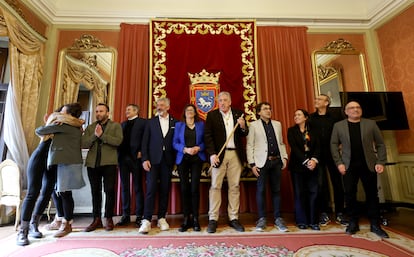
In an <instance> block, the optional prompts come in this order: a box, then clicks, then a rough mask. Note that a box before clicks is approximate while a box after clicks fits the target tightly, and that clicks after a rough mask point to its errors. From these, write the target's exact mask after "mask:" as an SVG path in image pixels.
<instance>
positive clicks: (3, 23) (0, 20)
mask: <svg viewBox="0 0 414 257" xmlns="http://www.w3.org/2000/svg"><path fill="white" fill-rule="evenodd" d="M0 25H1V26H3V27H7V25H6V20H5V19H4V16H3V14H1V15H0Z"/></svg>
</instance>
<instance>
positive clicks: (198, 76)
mask: <svg viewBox="0 0 414 257" xmlns="http://www.w3.org/2000/svg"><path fill="white" fill-rule="evenodd" d="M188 77H189V78H190V81H191V85H195V84H204V83H211V84H218V82H219V79H220V72H217V73H208V72H207V71H206V70H205V69H203V70H202V71H201V72H200V73H194V74H192V73H189V72H188Z"/></svg>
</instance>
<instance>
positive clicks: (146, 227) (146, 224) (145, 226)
mask: <svg viewBox="0 0 414 257" xmlns="http://www.w3.org/2000/svg"><path fill="white" fill-rule="evenodd" d="M157 225H158V227H159V228H160V230H161V231H166V230H169V229H170V225H168V223H167V221H166V220H165V218H161V219H159V220H158V224H157ZM150 230H151V221H149V220H147V219H143V220H142V222H141V227H139V230H138V232H139V233H140V234H148V232H150Z"/></svg>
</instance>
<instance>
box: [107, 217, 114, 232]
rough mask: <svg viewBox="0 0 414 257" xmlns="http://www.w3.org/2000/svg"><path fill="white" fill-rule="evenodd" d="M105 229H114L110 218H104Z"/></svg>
mask: <svg viewBox="0 0 414 257" xmlns="http://www.w3.org/2000/svg"><path fill="white" fill-rule="evenodd" d="M105 230H106V231H111V230H114V221H113V220H112V218H106V226H105Z"/></svg>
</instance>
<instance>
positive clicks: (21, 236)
mask: <svg viewBox="0 0 414 257" xmlns="http://www.w3.org/2000/svg"><path fill="white" fill-rule="evenodd" d="M28 233H29V222H28V221H23V220H22V221H21V222H20V229H19V232H18V233H17V239H16V244H17V245H20V246H25V245H28V244H29V243H30V242H29V239H28V238H27V234H28Z"/></svg>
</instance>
